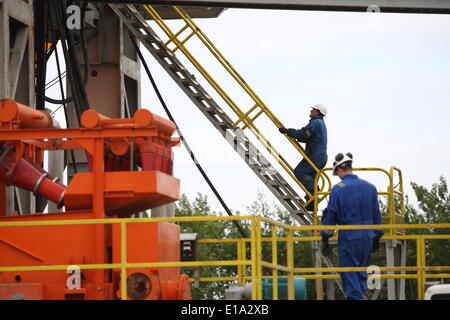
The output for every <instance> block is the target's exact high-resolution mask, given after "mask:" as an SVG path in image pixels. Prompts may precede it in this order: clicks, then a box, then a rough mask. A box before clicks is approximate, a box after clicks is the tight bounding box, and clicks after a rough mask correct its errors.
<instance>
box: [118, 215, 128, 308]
mask: <svg viewBox="0 0 450 320" xmlns="http://www.w3.org/2000/svg"><path fill="white" fill-rule="evenodd" d="M120 248H121V250H120V253H121V255H120V256H121V259H120V260H121V261H120V262H121V265H120V281H121V283H120V284H121V299H122V300H127V267H126V266H127V223H126V222H125V221H124V222H121V223H120Z"/></svg>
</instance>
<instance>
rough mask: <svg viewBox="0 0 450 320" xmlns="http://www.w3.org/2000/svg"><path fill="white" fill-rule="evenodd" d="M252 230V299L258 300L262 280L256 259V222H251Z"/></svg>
mask: <svg viewBox="0 0 450 320" xmlns="http://www.w3.org/2000/svg"><path fill="white" fill-rule="evenodd" d="M251 228H252V233H251V236H252V240H251V260H252V262H251V266H252V269H251V271H252V299H253V300H258V283H259V281H260V280H261V279H259V278H258V274H257V272H258V271H257V265H256V259H257V249H256V234H257V233H258V231H257V230H256V228H257V225H256V220H255V219H252V220H251Z"/></svg>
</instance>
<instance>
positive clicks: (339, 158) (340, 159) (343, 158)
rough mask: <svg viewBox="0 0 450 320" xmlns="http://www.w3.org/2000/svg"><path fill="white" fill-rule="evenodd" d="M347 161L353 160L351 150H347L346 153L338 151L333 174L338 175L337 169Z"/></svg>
mask: <svg viewBox="0 0 450 320" xmlns="http://www.w3.org/2000/svg"><path fill="white" fill-rule="evenodd" d="M345 162H350V163H352V162H353V155H352V154H351V153H350V152H347V153H346V154H343V153H338V154H337V155H336V157H335V158H334V162H333V175H337V174H336V171H337V168H338V167H339V166H340V165H342V164H344V163H345Z"/></svg>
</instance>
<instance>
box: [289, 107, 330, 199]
mask: <svg viewBox="0 0 450 320" xmlns="http://www.w3.org/2000/svg"><path fill="white" fill-rule="evenodd" d="M288 130H289V131H288V133H287V135H288V136H289V137H291V138H295V139H297V140H298V141H299V142H304V143H306V148H305V152H306V156H307V157H308V158H309V159H310V160H311V161H312V162H313V163H314V164H315V165H316V167H317V168H318V169H319V170H320V169H323V168H324V167H325V165H326V164H327V160H328V156H327V127H326V126H325V122H324V121H323V116H322V115H318V116H315V117H312V118H311V119H310V120H309V123H308V124H307V125H306V126H305V127H303V128H301V129H299V130H296V129H288ZM294 175H295V176H296V177H297V179H298V180H299V181H300V182H301V183H302V184H303V185H304V186H305V188H306V190H308V191H309V192H310V193H311V194H313V193H314V177H315V175H316V171H315V170H314V169H313V168H312V167H311V165H310V164H309V163H308V162H307V161H306V160H305V159H303V160H302V161H300V163H299V164H298V165H297V167H296V168H295V169H294Z"/></svg>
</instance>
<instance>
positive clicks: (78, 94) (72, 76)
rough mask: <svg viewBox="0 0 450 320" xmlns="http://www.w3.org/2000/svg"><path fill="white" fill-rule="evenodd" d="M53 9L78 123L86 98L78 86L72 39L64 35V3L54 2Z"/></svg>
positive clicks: (76, 61)
mask: <svg viewBox="0 0 450 320" xmlns="http://www.w3.org/2000/svg"><path fill="white" fill-rule="evenodd" d="M62 2H64V3H62ZM54 8H55V14H56V20H57V23H58V27H59V36H60V40H61V46H62V49H63V53H64V60H65V61H66V71H67V76H68V79H69V83H70V88H71V90H72V97H73V102H74V103H73V105H74V107H75V111H76V115H77V118H78V121H79V120H80V118H81V114H82V113H83V111H85V110H86V99H87V98H85V94H86V92H85V91H84V85H81V86H80V82H81V81H80V70H79V64H78V60H77V58H76V52H75V48H74V45H73V37H71V33H70V32H67V33H66V24H65V21H66V10H65V8H66V2H65V1H55V2H54ZM66 45H67V46H66ZM83 91H84V95H83ZM66 100H67V99H66Z"/></svg>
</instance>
